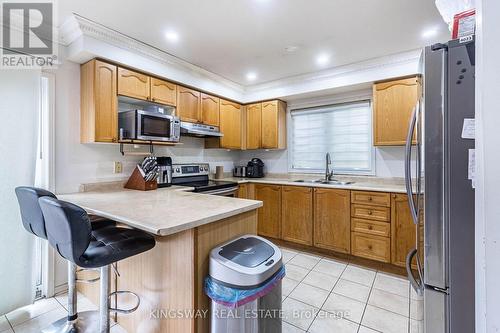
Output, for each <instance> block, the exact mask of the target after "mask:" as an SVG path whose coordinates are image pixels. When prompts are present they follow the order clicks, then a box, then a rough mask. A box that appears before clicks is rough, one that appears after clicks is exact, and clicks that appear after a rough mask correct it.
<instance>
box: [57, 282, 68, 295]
mask: <svg viewBox="0 0 500 333" xmlns="http://www.w3.org/2000/svg"><path fill="white" fill-rule="evenodd" d="M67 292H68V284H67V283H63V284H61V285H59V286H55V287H54V295H59V294H64V293H67Z"/></svg>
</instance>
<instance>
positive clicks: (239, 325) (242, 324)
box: [209, 235, 283, 333]
mask: <svg viewBox="0 0 500 333" xmlns="http://www.w3.org/2000/svg"><path fill="white" fill-rule="evenodd" d="M282 268H283V263H282V260H281V251H280V249H279V248H278V247H277V246H276V245H274V244H273V243H271V242H270V241H268V240H267V239H264V238H262V237H259V236H254V235H245V236H241V237H239V238H237V239H235V240H232V241H230V242H227V243H225V244H223V245H221V246H219V247H216V248H215V249H213V250H212V251H211V252H210V264H209V275H210V277H211V279H212V280H213V281H214V283H217V284H220V285H223V286H224V287H229V288H234V289H237V290H238V291H239V290H247V291H248V292H249V293H251V292H252V291H254V290H257V289H260V288H264V289H265V292H262V293H261V294H263V296H261V295H259V294H258V293H256V294H255V295H253V296H252V297H250V298H248V299H253V300H251V301H250V302H248V303H246V304H243V305H241V306H238V307H236V308H233V307H229V306H226V305H224V304H219V303H217V302H215V301H214V300H212V302H211V317H210V319H211V323H210V327H211V330H210V331H211V332H212V333H230V332H231V333H233V332H238V333H271V332H272V333H281V279H279V280H278V279H277V277H278V275H277V274H279V273H282V272H283V271H282ZM282 274H283V273H282ZM268 286H269V287H268ZM254 298H255V299H254Z"/></svg>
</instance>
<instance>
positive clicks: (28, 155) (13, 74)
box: [0, 69, 40, 315]
mask: <svg viewBox="0 0 500 333" xmlns="http://www.w3.org/2000/svg"><path fill="white" fill-rule="evenodd" d="M39 85H40V72H39V71H33V70H26V69H12V70H0V117H1V119H2V120H1V124H2V130H1V131H0V156H2V163H1V164H0V226H1V228H2V231H1V233H0V315H2V314H4V313H6V312H10V311H11V310H14V309H15V308H17V307H20V306H24V305H28V304H29V303H30V302H31V301H32V297H33V296H34V293H33V291H34V279H32V277H33V278H34V275H32V273H33V264H34V262H33V258H34V243H35V242H34V240H35V237H34V236H33V235H31V234H30V233H28V232H27V231H26V230H24V228H23V226H22V223H21V217H20V214H19V205H18V203H17V199H16V195H15V193H14V189H15V188H16V187H17V186H33V184H34V181H35V160H36V142H37V135H36V134H37V132H38V131H37V116H38V102H39V101H38V97H39V94H38V91H39Z"/></svg>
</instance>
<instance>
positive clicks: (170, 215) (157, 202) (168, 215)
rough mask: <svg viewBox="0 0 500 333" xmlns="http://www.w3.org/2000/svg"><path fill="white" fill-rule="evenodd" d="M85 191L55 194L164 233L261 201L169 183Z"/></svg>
mask: <svg viewBox="0 0 500 333" xmlns="http://www.w3.org/2000/svg"><path fill="white" fill-rule="evenodd" d="M89 189H90V190H91V191H87V192H80V193H74V194H62V195H58V197H59V198H60V199H61V200H65V201H69V202H71V203H74V204H76V205H78V206H80V207H82V208H84V209H85V210H87V211H88V212H89V213H91V214H95V215H99V216H103V217H106V218H109V219H112V220H115V221H117V222H121V223H124V224H126V225H129V226H131V227H134V228H137V229H141V230H144V231H147V232H150V233H152V234H155V235H160V236H166V235H171V234H174V233H177V232H180V231H184V230H188V229H191V228H195V227H198V226H200V225H204V224H208V223H211V222H215V221H218V220H221V219H224V218H227V217H231V216H234V215H238V214H241V213H244V212H247V211H251V210H254V209H257V208H259V207H261V206H262V202H261V201H255V200H246V199H236V198H230V197H223V196H216V195H208V194H198V193H192V192H187V191H189V190H190V188H188V187H179V186H172V187H168V188H160V189H157V190H153V191H135V190H127V189H124V188H121V186H114V187H113V186H112V187H106V186H97V187H96V186H94V187H90V188H89V187H87V188H86V190H89Z"/></svg>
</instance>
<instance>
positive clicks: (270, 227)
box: [254, 184, 281, 238]
mask: <svg viewBox="0 0 500 333" xmlns="http://www.w3.org/2000/svg"><path fill="white" fill-rule="evenodd" d="M254 191H255V194H254V196H255V200H260V201H262V202H263V203H264V205H263V206H262V207H261V208H259V210H258V223H257V233H258V234H259V235H261V236H266V237H272V238H281V186H280V185H267V184H255V188H254Z"/></svg>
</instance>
